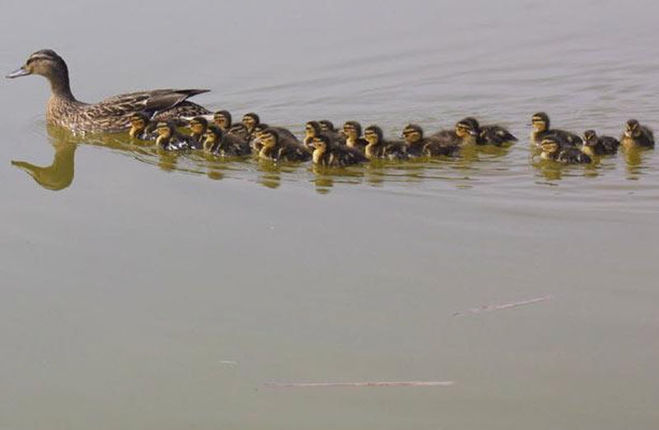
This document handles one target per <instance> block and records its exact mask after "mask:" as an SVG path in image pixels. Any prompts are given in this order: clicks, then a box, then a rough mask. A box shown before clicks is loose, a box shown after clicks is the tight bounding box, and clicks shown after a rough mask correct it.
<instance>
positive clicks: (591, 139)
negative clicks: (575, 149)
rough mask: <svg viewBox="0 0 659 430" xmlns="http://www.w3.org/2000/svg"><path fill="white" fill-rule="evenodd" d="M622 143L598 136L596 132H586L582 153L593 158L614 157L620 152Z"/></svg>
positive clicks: (614, 139)
mask: <svg viewBox="0 0 659 430" xmlns="http://www.w3.org/2000/svg"><path fill="white" fill-rule="evenodd" d="M619 146H620V141H618V139H616V138H615V137H611V136H598V135H597V133H596V132H595V130H586V131H585V132H584V134H583V146H582V147H581V152H583V153H584V154H586V155H588V156H590V157H593V156H599V155H613V154H615V153H617V152H618V147H619Z"/></svg>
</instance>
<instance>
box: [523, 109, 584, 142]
mask: <svg viewBox="0 0 659 430" xmlns="http://www.w3.org/2000/svg"><path fill="white" fill-rule="evenodd" d="M531 125H532V126H533V131H532V132H531V141H532V142H534V143H535V144H536V145H540V144H541V143H542V140H543V139H544V138H545V137H547V136H554V137H556V139H558V140H559V141H561V144H562V145H563V146H581V145H582V144H583V142H582V140H581V137H579V136H578V135H576V134H574V133H572V132H569V131H565V130H559V129H556V128H551V127H550V122H549V115H547V114H546V113H545V112H537V113H534V114H533V116H532V117H531Z"/></svg>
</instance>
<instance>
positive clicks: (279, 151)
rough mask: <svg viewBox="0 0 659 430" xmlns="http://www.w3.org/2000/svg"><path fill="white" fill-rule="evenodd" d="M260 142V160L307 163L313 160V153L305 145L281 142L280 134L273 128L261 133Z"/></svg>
mask: <svg viewBox="0 0 659 430" xmlns="http://www.w3.org/2000/svg"><path fill="white" fill-rule="evenodd" d="M259 140H260V141H261V150H260V151H259V158H262V159H267V160H272V161H307V160H309V159H310V158H311V152H310V151H309V150H308V149H307V148H306V147H305V146H304V145H300V144H294V143H290V142H286V141H284V140H280V138H279V133H278V132H277V131H276V130H273V129H271V128H268V129H266V130H264V131H263V132H261V134H260V136H259Z"/></svg>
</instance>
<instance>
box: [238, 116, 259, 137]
mask: <svg viewBox="0 0 659 430" xmlns="http://www.w3.org/2000/svg"><path fill="white" fill-rule="evenodd" d="M242 123H243V124H244V125H245V128H247V133H249V134H252V132H253V131H254V127H256V126H257V125H259V124H260V123H261V118H259V116H258V115H257V114H256V113H254V112H247V113H246V114H245V115H243V119H242Z"/></svg>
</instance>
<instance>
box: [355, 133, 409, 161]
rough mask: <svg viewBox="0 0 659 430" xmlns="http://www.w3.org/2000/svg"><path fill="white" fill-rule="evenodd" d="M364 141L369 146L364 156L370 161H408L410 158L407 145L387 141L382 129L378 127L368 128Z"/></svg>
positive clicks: (365, 149)
mask: <svg viewBox="0 0 659 430" xmlns="http://www.w3.org/2000/svg"><path fill="white" fill-rule="evenodd" d="M364 139H366V141H367V142H368V145H366V148H364V154H365V155H366V158H368V159H369V160H373V159H376V158H385V159H389V160H406V159H407V158H408V155H407V152H406V151H405V149H406V148H405V144H404V143H403V142H400V141H393V142H392V141H388V140H385V139H384V133H383V132H382V129H381V128H380V127H378V126H377V125H371V126H368V127H366V130H364Z"/></svg>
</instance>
